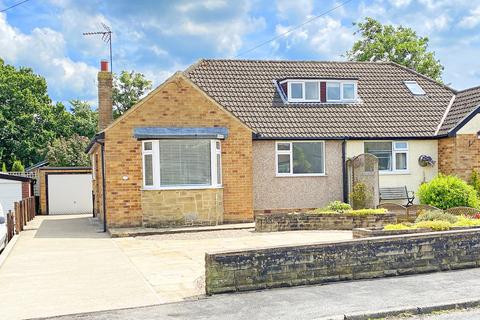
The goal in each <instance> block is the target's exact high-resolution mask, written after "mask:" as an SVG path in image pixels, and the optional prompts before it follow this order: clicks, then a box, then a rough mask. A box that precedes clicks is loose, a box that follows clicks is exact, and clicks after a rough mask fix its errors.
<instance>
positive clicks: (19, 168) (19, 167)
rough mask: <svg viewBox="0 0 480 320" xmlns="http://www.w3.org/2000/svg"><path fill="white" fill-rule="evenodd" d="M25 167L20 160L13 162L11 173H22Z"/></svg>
mask: <svg viewBox="0 0 480 320" xmlns="http://www.w3.org/2000/svg"><path fill="white" fill-rule="evenodd" d="M24 171H25V167H24V166H23V164H22V161H20V160H14V161H13V164H12V172H24Z"/></svg>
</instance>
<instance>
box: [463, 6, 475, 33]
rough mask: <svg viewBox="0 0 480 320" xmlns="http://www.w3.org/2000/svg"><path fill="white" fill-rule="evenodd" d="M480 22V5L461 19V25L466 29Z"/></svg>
mask: <svg viewBox="0 0 480 320" xmlns="http://www.w3.org/2000/svg"><path fill="white" fill-rule="evenodd" d="M478 24H480V6H478V7H476V8H475V9H472V10H470V14H469V15H468V16H466V17H463V19H462V20H461V21H460V23H459V25H460V26H461V27H463V28H466V29H472V28H475V27H476V26H477V25H478Z"/></svg>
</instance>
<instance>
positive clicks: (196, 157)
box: [159, 140, 211, 186]
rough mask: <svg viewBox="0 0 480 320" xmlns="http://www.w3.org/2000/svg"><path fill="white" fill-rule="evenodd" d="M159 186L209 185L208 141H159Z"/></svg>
mask: <svg viewBox="0 0 480 320" xmlns="http://www.w3.org/2000/svg"><path fill="white" fill-rule="evenodd" d="M159 145H160V185H161V186H184V185H210V184H211V165H210V156H211V155H210V141H209V140H160V141H159Z"/></svg>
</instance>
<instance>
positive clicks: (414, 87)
mask: <svg viewBox="0 0 480 320" xmlns="http://www.w3.org/2000/svg"><path fill="white" fill-rule="evenodd" d="M404 83H405V85H406V86H407V88H408V90H410V92H411V93H412V94H413V95H414V96H424V95H426V92H425V91H424V90H423V89H422V87H420V85H419V84H418V83H417V81H405V82H404Z"/></svg>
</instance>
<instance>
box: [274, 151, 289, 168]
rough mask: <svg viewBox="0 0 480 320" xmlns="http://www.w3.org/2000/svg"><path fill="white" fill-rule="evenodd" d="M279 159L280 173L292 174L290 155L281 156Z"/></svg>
mask: <svg viewBox="0 0 480 320" xmlns="http://www.w3.org/2000/svg"><path fill="white" fill-rule="evenodd" d="M277 157H278V173H290V155H289V154H279V155H278V156H277Z"/></svg>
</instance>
